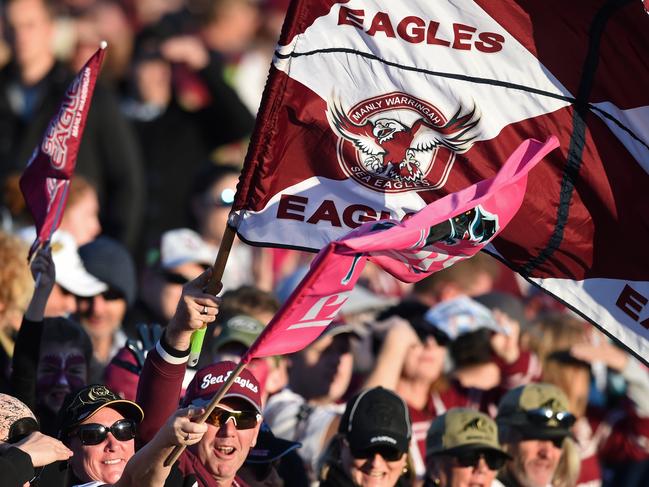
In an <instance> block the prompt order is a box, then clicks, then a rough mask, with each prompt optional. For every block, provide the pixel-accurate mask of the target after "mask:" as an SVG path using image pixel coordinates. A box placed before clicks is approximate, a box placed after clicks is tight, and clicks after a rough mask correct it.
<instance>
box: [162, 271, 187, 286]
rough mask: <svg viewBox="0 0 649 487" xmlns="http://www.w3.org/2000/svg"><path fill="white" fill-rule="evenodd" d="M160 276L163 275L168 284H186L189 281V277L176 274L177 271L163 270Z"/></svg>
mask: <svg viewBox="0 0 649 487" xmlns="http://www.w3.org/2000/svg"><path fill="white" fill-rule="evenodd" d="M162 276H163V277H164V280H165V281H166V282H168V283H169V284H183V285H184V284H187V283H188V282H189V279H187V278H186V277H185V276H183V275H182V274H178V273H177V272H168V271H165V272H163V273H162Z"/></svg>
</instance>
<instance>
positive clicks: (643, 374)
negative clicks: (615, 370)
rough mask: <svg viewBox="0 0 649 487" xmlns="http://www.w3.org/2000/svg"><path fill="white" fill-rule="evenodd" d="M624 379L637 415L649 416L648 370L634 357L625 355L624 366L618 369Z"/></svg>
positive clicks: (627, 392) (627, 393)
mask: <svg viewBox="0 0 649 487" xmlns="http://www.w3.org/2000/svg"><path fill="white" fill-rule="evenodd" d="M620 372H621V374H622V377H624V379H625V380H626V383H627V389H626V395H627V396H628V398H629V399H631V401H633V404H634V406H635V412H636V414H637V415H638V416H641V417H643V418H649V372H647V368H646V367H644V366H643V365H642V364H641V363H640V362H639V361H638V360H636V359H635V358H634V357H627V362H626V365H625V366H624V368H623V369H622V370H621V371H620Z"/></svg>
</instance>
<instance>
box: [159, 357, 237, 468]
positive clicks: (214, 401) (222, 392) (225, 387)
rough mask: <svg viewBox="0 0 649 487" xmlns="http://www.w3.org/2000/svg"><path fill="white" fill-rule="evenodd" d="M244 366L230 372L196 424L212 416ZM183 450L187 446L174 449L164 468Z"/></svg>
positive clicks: (176, 458) (177, 457) (178, 456)
mask: <svg viewBox="0 0 649 487" xmlns="http://www.w3.org/2000/svg"><path fill="white" fill-rule="evenodd" d="M246 365H247V363H245V362H239V365H237V367H236V368H235V369H234V370H233V371H232V373H231V374H230V377H228V378H227V380H226V381H225V382H224V383H223V385H222V386H221V388H220V389H219V390H218V391H217V392H216V394H215V395H214V397H213V398H212V400H211V401H210V402H209V404H208V405H207V406H205V412H204V413H203V415H202V416H201V417H200V418H198V420H197V421H196V422H197V423H204V422H205V421H206V420H207V418H209V416H210V414H212V411H214V409H216V406H217V405H218V404H219V402H221V399H223V396H225V394H226V393H227V392H228V391H229V390H230V387H232V384H234V381H235V380H236V378H237V377H239V375H240V374H241V372H242V371H243V369H245V368H246ZM185 448H187V445H181V446H176V447H174V449H173V450H172V451H171V453H170V454H169V456H168V457H167V458H166V459H165V461H164V466H165V467H168V466H170V465H172V464H173V463H174V462H175V461H176V460H178V459H179V458H180V455H182V453H183V452H184V451H185Z"/></svg>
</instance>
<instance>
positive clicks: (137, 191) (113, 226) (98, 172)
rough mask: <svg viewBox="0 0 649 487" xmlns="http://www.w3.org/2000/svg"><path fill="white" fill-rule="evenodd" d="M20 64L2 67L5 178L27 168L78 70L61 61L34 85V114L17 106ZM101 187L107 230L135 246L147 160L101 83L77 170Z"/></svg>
mask: <svg viewBox="0 0 649 487" xmlns="http://www.w3.org/2000/svg"><path fill="white" fill-rule="evenodd" d="M18 79H19V76H18V75H17V69H16V67H15V66H14V65H12V64H9V65H8V66H5V67H4V68H3V69H2V70H0V181H1V180H4V179H5V178H6V176H7V175H9V174H11V173H12V172H22V170H23V169H24V168H25V165H26V163H27V161H28V160H29V158H30V156H31V154H32V152H33V150H34V148H35V147H36V146H37V145H38V144H39V143H40V141H41V138H42V136H43V134H44V132H45V130H46V128H47V126H48V124H49V121H50V119H51V118H52V116H53V115H54V114H55V113H56V112H57V110H58V108H59V105H60V103H61V100H62V98H63V95H64V93H65V91H66V90H67V88H68V85H69V83H70V81H71V80H72V79H73V73H71V72H70V71H68V70H67V69H66V68H65V66H63V65H62V64H60V63H55V64H54V66H52V69H51V70H50V71H49V72H48V73H47V75H46V76H45V77H44V78H43V79H42V80H41V81H40V82H39V83H37V84H36V86H35V87H34V93H35V101H34V109H33V111H32V115H31V118H29V119H23V118H22V117H21V115H20V113H19V110H18V109H17V108H15V102H14V103H12V102H11V100H14V99H15V98H16V97H15V94H14V95H12V93H15V92H14V91H13V90H12V87H15V86H17V85H18V82H17V80H18ZM75 172H76V173H77V174H81V175H83V176H85V177H86V178H87V179H89V180H90V181H91V182H93V183H94V184H95V185H96V187H97V190H98V193H99V200H100V206H101V208H102V213H101V215H100V217H101V221H102V225H103V227H104V228H103V230H104V233H106V234H108V235H110V236H112V237H115V238H117V239H118V240H120V241H122V242H124V243H125V244H127V245H128V246H130V247H131V248H133V246H134V245H135V243H136V239H137V233H138V231H139V226H140V223H141V218H142V213H143V209H144V201H145V187H144V174H143V163H142V156H141V152H140V147H139V145H138V142H137V137H136V135H135V132H134V130H133V128H132V127H131V126H130V124H129V122H128V121H127V120H126V119H125V118H124V116H123V115H122V114H121V112H120V110H119V103H118V101H117V98H116V97H115V96H114V95H113V94H112V93H111V92H110V91H109V90H107V89H106V88H105V87H104V86H102V84H101V83H97V86H96V87H95V93H94V96H93V99H92V104H91V106H90V111H89V113H88V120H87V124H86V129H85V132H84V134H83V138H82V140H81V146H80V148H79V155H78V158H77V166H76V171H75Z"/></svg>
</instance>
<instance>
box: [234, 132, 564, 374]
mask: <svg viewBox="0 0 649 487" xmlns="http://www.w3.org/2000/svg"><path fill="white" fill-rule="evenodd" d="M558 144H559V142H558V140H557V138H556V137H550V138H549V139H548V140H547V141H546V142H544V143H541V142H538V141H535V140H528V141H525V142H524V143H523V144H521V146H520V147H519V148H518V149H517V150H515V151H514V152H513V153H512V155H511V156H510V157H509V159H508V160H507V161H506V162H505V164H504V165H503V166H502V168H501V170H500V171H499V172H498V174H496V175H495V176H494V177H493V178H490V179H488V180H484V181H480V182H478V183H476V184H474V185H471V186H470V187H468V188H465V189H464V190H462V191H459V192H457V193H454V194H452V195H448V196H446V197H444V198H442V199H440V200H438V201H435V202H433V203H431V204H429V205H428V206H426V207H425V208H424V209H422V210H421V211H419V212H417V213H416V214H414V215H413V216H412V217H411V218H409V219H408V220H407V221H405V222H399V221H395V220H385V221H381V222H376V223H374V222H369V223H365V224H363V225H361V226H360V227H359V228H358V229H356V230H354V231H352V232H351V233H349V234H348V235H346V236H345V237H343V238H341V239H339V240H336V241H333V242H330V243H329V244H328V245H327V246H326V247H325V248H324V249H322V251H320V253H319V254H318V255H317V256H316V258H315V260H314V261H313V263H312V264H311V268H310V270H309V272H308V273H307V274H306V276H305V277H304V278H303V279H302V281H301V282H300V284H299V285H298V286H297V288H296V289H295V291H293V293H292V294H291V296H290V297H289V298H288V300H287V301H286V302H285V303H284V305H283V306H282V308H281V309H280V310H279V312H278V313H277V314H276V315H275V317H274V318H273V319H272V321H271V322H270V323H269V324H268V326H267V327H266V328H265V329H264V331H263V332H262V333H261V335H260V336H259V337H258V338H257V340H256V341H255V343H253V344H252V346H251V347H250V348H249V350H248V352H247V353H246V356H245V357H244V359H243V360H244V361H249V360H252V359H253V358H259V357H265V356H269V355H282V354H287V353H292V352H296V351H298V350H301V349H302V348H304V347H306V346H307V345H308V344H309V343H311V342H312V341H314V340H315V339H316V338H317V337H318V336H319V335H320V334H321V333H322V332H323V331H324V329H325V328H326V327H327V326H329V324H330V323H331V321H332V320H333V319H334V318H335V317H336V315H337V313H338V311H339V310H340V308H341V307H342V306H343V304H344V303H345V301H346V300H347V298H348V296H349V293H350V292H351V291H352V289H353V288H354V285H355V284H356V282H357V281H358V278H359V277H360V275H361V272H362V271H363V268H364V267H365V263H366V261H367V260H368V259H369V260H371V261H372V262H374V263H376V264H377V265H379V266H381V267H382V268H383V269H385V270H386V271H387V272H389V273H390V274H392V275H394V276H395V277H397V278H399V279H401V280H403V281H418V280H420V279H423V278H424V277H426V276H428V275H430V274H432V273H433V272H437V271H439V270H441V269H443V268H445V267H448V266H450V265H452V264H453V263H454V262H457V261H458V260H462V259H466V258H469V257H471V256H472V255H474V254H475V253H476V252H478V251H479V250H480V249H481V248H483V247H484V246H485V245H487V244H488V243H489V242H490V241H491V240H492V239H493V238H494V237H496V235H498V233H500V231H501V230H502V229H503V228H505V227H506V225H507V224H508V223H509V221H510V220H511V219H512V218H513V216H514V215H515V214H516V212H517V211H518V209H519V208H520V206H521V203H522V201H523V198H524V196H525V188H526V186H527V177H528V173H529V172H530V171H531V170H532V169H533V168H534V167H535V166H536V165H537V164H538V163H539V162H540V161H541V160H542V159H543V157H545V156H546V155H547V154H548V153H549V152H550V151H551V150H553V149H555V148H556V147H557V146H558Z"/></svg>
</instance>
